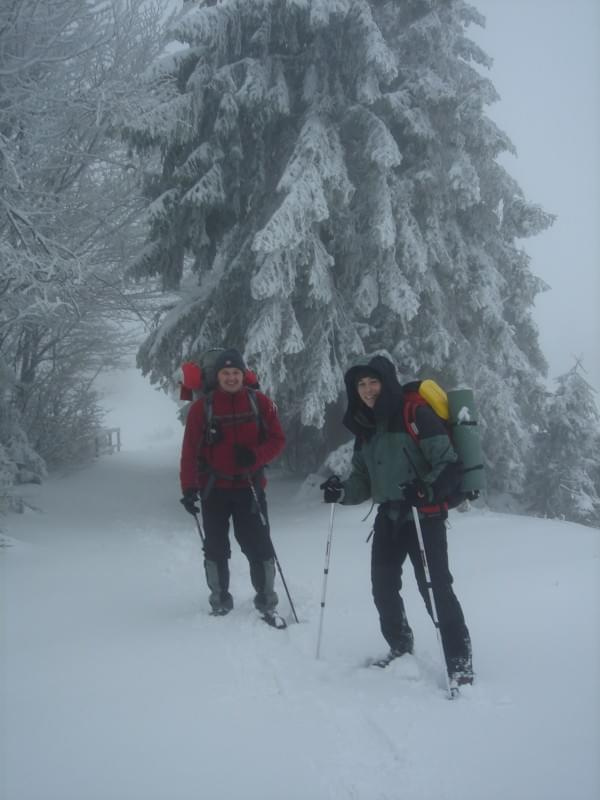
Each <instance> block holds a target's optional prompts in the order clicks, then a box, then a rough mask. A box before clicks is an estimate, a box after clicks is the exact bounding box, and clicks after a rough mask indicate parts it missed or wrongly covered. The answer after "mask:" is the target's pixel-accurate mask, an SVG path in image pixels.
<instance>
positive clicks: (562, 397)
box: [525, 362, 600, 527]
mask: <svg viewBox="0 0 600 800" xmlns="http://www.w3.org/2000/svg"><path fill="white" fill-rule="evenodd" d="M582 372H583V368H582V366H581V364H580V363H579V362H576V363H575V365H574V366H573V367H572V368H571V369H570V370H569V371H568V372H566V373H565V374H564V375H561V376H560V377H559V378H557V381H556V382H557V387H556V391H555V392H554V394H552V395H551V396H550V397H549V400H548V411H547V414H546V419H545V426H544V427H542V428H540V430H539V432H538V434H537V436H536V438H535V447H534V449H533V452H532V457H531V461H530V468H529V474H528V480H527V490H526V493H525V497H526V499H527V500H528V502H529V507H530V508H531V509H532V510H533V511H535V512H536V513H538V514H541V515H543V516H548V517H557V518H559V519H570V520H574V521H576V522H582V523H584V524H586V525H593V526H596V527H600V449H599V447H600V414H599V413H598V406H597V404H596V398H595V394H596V393H595V390H594V389H593V388H592V387H591V386H590V384H589V383H588V382H587V381H586V380H585V378H584V376H583V374H582Z"/></svg>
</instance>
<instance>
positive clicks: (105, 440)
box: [95, 428, 121, 457]
mask: <svg viewBox="0 0 600 800" xmlns="http://www.w3.org/2000/svg"><path fill="white" fill-rule="evenodd" d="M95 446H96V457H98V456H101V455H103V454H104V453H109V454H110V455H112V454H113V453H114V452H115V451H116V452H117V453H118V452H119V451H120V450H121V428H104V429H103V430H101V431H100V432H99V433H97V434H96V439H95Z"/></svg>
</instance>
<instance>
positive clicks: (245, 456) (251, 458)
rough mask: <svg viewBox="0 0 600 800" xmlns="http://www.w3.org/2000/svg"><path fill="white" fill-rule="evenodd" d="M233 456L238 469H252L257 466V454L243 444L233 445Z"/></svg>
mask: <svg viewBox="0 0 600 800" xmlns="http://www.w3.org/2000/svg"><path fill="white" fill-rule="evenodd" d="M233 455H234V458H235V463H236V464H237V465H238V467H251V466H252V465H253V464H256V453H255V452H254V450H251V449H250V448H249V447H244V445H243V444H234V445H233Z"/></svg>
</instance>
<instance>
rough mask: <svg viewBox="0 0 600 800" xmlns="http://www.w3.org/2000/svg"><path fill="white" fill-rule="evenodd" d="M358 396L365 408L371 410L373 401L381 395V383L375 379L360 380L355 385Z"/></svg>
mask: <svg viewBox="0 0 600 800" xmlns="http://www.w3.org/2000/svg"><path fill="white" fill-rule="evenodd" d="M356 389H357V391H358V396H359V397H360V399H361V400H362V401H363V403H364V404H365V405H366V406H369V408H373V406H374V405H375V401H376V400H377V398H378V397H379V395H380V394H381V381H379V380H377V378H361V379H360V380H359V382H358V383H357V384H356Z"/></svg>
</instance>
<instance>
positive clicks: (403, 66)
mask: <svg viewBox="0 0 600 800" xmlns="http://www.w3.org/2000/svg"><path fill="white" fill-rule="evenodd" d="M483 22H484V20H483V18H482V17H481V15H480V14H479V13H478V12H477V11H476V10H475V9H474V8H473V7H472V6H469V5H467V4H466V3H464V2H462V0H427V1H426V2H425V1H424V0H406V2H402V3H380V2H375V0H370V1H369V0H337V1H336V2H330V3H326V2H323V0H318V1H317V0H302V1H301V0H277V2H275V0H244V1H243V2H242V0H223V1H222V2H219V3H217V4H214V3H204V2H198V3H196V4H194V5H193V7H191V8H189V5H188V8H187V10H186V12H185V13H184V15H183V16H182V18H181V19H180V20H179V21H178V23H177V24H176V25H175V27H174V28H173V31H172V36H173V38H174V39H175V40H177V41H178V45H177V48H178V49H177V51H176V53H175V54H174V55H172V56H168V57H166V58H165V60H164V61H163V62H162V64H161V66H160V70H158V71H157V72H156V74H155V77H154V79H153V80H152V81H150V82H149V83H148V85H147V87H146V88H145V90H144V91H143V92H140V97H141V100H140V108H139V109H137V110H136V115H135V117H132V118H131V119H130V120H129V121H128V126H127V133H128V136H129V139H130V141H131V142H132V143H133V144H134V145H137V146H138V147H139V148H146V147H148V146H149V145H150V144H152V145H155V146H156V148H157V150H156V152H157V153H159V155H160V157H159V158H158V160H157V163H156V168H155V170H154V171H153V172H152V173H150V174H148V176H147V195H148V201H149V203H154V205H153V206H152V214H151V216H150V218H149V220H148V245H147V247H146V248H145V249H144V251H143V253H142V254H141V256H140V261H138V263H137V265H136V269H137V271H138V273H141V274H143V273H147V274H158V275H160V276H161V278H162V281H163V285H164V286H165V287H167V288H169V289H175V291H176V293H177V292H178V293H179V297H180V300H179V302H178V303H177V302H176V303H175V304H174V305H173V304H172V303H169V308H168V309H166V313H165V316H164V317H163V319H161V320H159V321H158V324H157V327H156V329H155V330H154V331H153V332H152V333H151V335H150V337H149V338H148V340H147V341H146V342H145V343H144V345H143V347H142V349H141V351H140V357H139V360H140V364H141V366H142V368H143V370H144V371H145V372H149V373H151V376H152V379H153V380H155V381H161V382H163V383H168V382H169V380H170V379H171V376H172V375H173V374H174V373H175V370H176V368H177V366H178V364H179V362H180V361H181V360H182V359H185V358H194V357H195V356H198V355H199V354H200V352H201V350H202V349H203V348H205V347H209V346H215V345H220V344H223V343H225V344H230V345H236V346H238V347H240V348H241V349H242V350H243V351H244V353H245V355H246V357H247V358H248V360H249V361H250V362H251V363H252V365H253V366H254V367H256V368H257V370H258V372H259V374H260V377H261V379H262V382H263V385H264V387H265V388H266V389H267V390H268V391H270V392H271V393H273V394H274V395H275V396H276V398H277V400H278V402H279V407H280V411H281V413H282V416H283V419H284V423H285V425H286V428H287V431H288V434H289V441H290V446H289V448H288V459H289V462H290V463H292V464H294V465H297V466H300V467H309V468H313V467H315V466H316V465H317V464H318V463H319V462H320V461H321V460H322V458H323V457H324V456H325V455H326V453H327V452H328V451H329V450H330V449H331V447H332V446H333V445H337V444H339V443H340V421H339V417H340V411H341V410H342V407H343V373H344V370H345V369H347V367H348V366H349V365H350V364H351V363H352V362H353V361H354V360H355V359H356V358H358V357H362V356H364V355H366V354H371V353H374V352H375V351H377V350H381V349H387V350H389V352H390V353H391V355H392V356H393V358H394V359H395V361H396V362H397V364H398V365H399V369H400V371H401V374H402V377H403V378H404V379H406V380H408V379H412V378H416V377H423V378H424V377H432V378H434V379H437V380H439V381H440V382H441V383H442V384H443V385H445V386H446V387H448V388H452V387H453V386H455V385H460V384H467V385H470V386H472V387H473V388H474V390H475V394H476V398H477V401H478V405H479V408H480V414H481V421H482V430H483V434H484V445H485V452H486V458H487V463H488V484H489V486H490V488H491V489H498V490H508V491H512V492H515V493H520V492H521V490H522V488H523V481H524V477H525V461H526V456H527V454H528V452H529V450H530V448H531V444H532V435H533V425H534V423H535V422H536V421H538V420H539V419H540V418H541V415H542V414H543V398H544V391H543V388H542V383H541V381H542V377H543V374H544V372H545V369H546V365H545V361H544V358H543V356H542V354H541V352H540V349H539V345H538V337H537V331H536V328H535V326H534V324H533V321H532V317H531V311H532V307H533V301H534V298H535V295H536V294H537V293H538V292H539V291H541V290H542V289H543V288H544V286H543V283H542V282H541V281H540V280H539V279H537V278H536V277H534V276H533V275H532V273H531V270H530V265H529V258H528V256H527V255H526V253H525V252H524V251H523V250H522V249H521V245H520V239H522V238H523V237H526V236H530V235H533V234H536V233H538V232H540V231H541V230H543V229H544V228H545V227H547V226H548V225H549V224H550V223H551V221H552V218H551V216H550V215H548V214H546V213H545V212H544V211H543V210H542V209H540V208H539V207H538V206H536V205H535V204H532V203H530V202H528V201H527V200H526V199H525V198H524V196H523V193H522V191H521V190H520V188H519V186H518V185H517V183H516V182H515V181H514V180H513V179H512V178H511V176H510V175H509V174H508V173H507V172H506V170H505V169H504V167H503V166H502V165H501V164H500V163H499V162H498V160H497V157H498V156H499V155H500V154H502V153H503V152H506V151H510V152H512V151H514V148H513V145H512V143H511V142H510V140H509V138H508V137H507V135H506V134H505V133H504V132H503V131H501V130H500V129H499V128H498V127H497V125H495V124H494V123H493V122H492V121H491V120H490V119H489V118H488V117H487V116H486V113H485V108H486V106H487V105H488V104H489V103H491V102H494V101H495V100H496V99H497V95H496V92H495V90H494V87H493V84H492V83H491V81H490V80H489V78H488V77H487V76H486V74H485V70H486V69H487V68H488V67H489V66H490V64H491V62H490V59H489V58H488V57H487V56H486V54H485V53H484V52H483V51H482V50H481V49H480V48H479V47H478V46H477V45H476V44H475V43H474V42H473V41H472V40H470V39H469V38H468V36H467V33H466V31H467V28H468V26H469V25H471V24H478V25H481V24H483ZM157 76H158V77H157ZM217 176H218V180H217ZM173 192H174V193H175V194H174V195H173V194H172V193H173ZM161 197H164V198H165V199H166V198H168V199H169V202H168V203H167V202H163V203H159V204H158V206H157V205H156V199H157V198H161ZM195 198H200V199H201V202H192V201H193V199H195ZM171 296H172V295H171Z"/></svg>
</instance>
